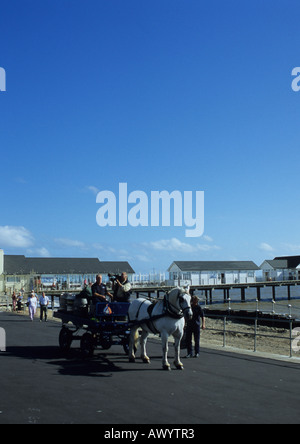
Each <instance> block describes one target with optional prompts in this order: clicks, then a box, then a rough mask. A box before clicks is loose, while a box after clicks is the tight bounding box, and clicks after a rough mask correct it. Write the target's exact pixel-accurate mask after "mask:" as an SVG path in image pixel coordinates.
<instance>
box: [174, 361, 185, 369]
mask: <svg viewBox="0 0 300 444" xmlns="http://www.w3.org/2000/svg"><path fill="white" fill-rule="evenodd" d="M174 365H175V367H176V368H177V370H184V366H183V364H181V363H180V364H178V363H177V362H174Z"/></svg>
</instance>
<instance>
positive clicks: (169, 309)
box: [164, 293, 189, 319]
mask: <svg viewBox="0 0 300 444" xmlns="http://www.w3.org/2000/svg"><path fill="white" fill-rule="evenodd" d="M188 309H189V307H186V308H185V309H184V310H180V311H179V312H178V309H177V307H174V305H172V304H171V302H170V301H169V294H168V293H167V294H166V295H165V297H164V311H165V314H166V316H170V317H171V318H175V319H181V318H183V316H184V311H185V310H188Z"/></svg>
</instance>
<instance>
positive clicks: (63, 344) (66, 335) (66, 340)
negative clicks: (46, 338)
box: [59, 327, 73, 353]
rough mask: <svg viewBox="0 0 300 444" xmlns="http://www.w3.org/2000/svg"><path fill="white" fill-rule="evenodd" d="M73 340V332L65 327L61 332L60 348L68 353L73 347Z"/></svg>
mask: <svg viewBox="0 0 300 444" xmlns="http://www.w3.org/2000/svg"><path fill="white" fill-rule="evenodd" d="M72 340H73V335H72V332H71V331H70V330H69V329H68V328H66V327H63V328H62V329H61V331H60V334H59V346H60V349H61V350H62V351H63V352H65V353H67V352H68V351H69V350H70V348H71V344H72Z"/></svg>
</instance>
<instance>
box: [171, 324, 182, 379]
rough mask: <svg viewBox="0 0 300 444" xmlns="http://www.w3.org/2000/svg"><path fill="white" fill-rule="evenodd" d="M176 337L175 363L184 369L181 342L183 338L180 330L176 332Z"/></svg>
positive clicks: (180, 368) (178, 367)
mask: <svg viewBox="0 0 300 444" xmlns="http://www.w3.org/2000/svg"><path fill="white" fill-rule="evenodd" d="M173 336H174V339H175V344H174V346H175V361H174V365H175V367H176V368H177V369H178V370H183V369H184V367H183V364H182V362H180V343H181V339H182V336H183V335H182V333H180V332H176V333H174V335H173Z"/></svg>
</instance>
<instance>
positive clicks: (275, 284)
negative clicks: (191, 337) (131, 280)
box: [132, 280, 300, 305]
mask: <svg viewBox="0 0 300 444" xmlns="http://www.w3.org/2000/svg"><path fill="white" fill-rule="evenodd" d="M298 286H300V280H297V281H296V280H295V281H268V282H255V283H251V284H248V283H246V284H220V285H191V286H190V293H191V294H195V293H196V292H199V291H201V292H204V295H205V302H206V305H211V304H213V303H214V302H216V301H215V300H214V297H213V292H214V291H215V290H217V291H222V292H223V301H224V303H227V302H228V301H229V300H230V292H231V291H232V290H240V301H241V302H247V289H250V288H251V289H254V290H255V291H256V299H257V300H258V301H261V293H262V289H263V288H267V287H268V288H270V289H271V290H272V300H273V301H276V299H277V294H278V290H279V289H283V288H286V293H287V300H288V301H290V300H291V298H292V297H291V288H292V287H293V288H295V287H298ZM171 288H173V287H171V286H157V287H154V286H151V287H140V288H136V287H134V288H133V289H132V293H133V294H135V295H136V297H137V298H139V297H140V296H145V295H146V296H147V297H151V296H152V297H153V294H154V293H156V296H157V298H160V295H161V294H163V293H164V292H166V291H168V290H170V289H171ZM299 298H300V288H299Z"/></svg>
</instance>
